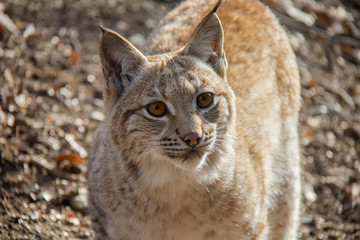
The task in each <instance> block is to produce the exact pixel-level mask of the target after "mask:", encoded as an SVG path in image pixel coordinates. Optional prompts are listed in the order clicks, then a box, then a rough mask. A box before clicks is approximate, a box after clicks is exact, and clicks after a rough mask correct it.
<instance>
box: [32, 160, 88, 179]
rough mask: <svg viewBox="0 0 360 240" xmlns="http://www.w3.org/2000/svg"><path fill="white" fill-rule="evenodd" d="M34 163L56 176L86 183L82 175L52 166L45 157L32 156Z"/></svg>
mask: <svg viewBox="0 0 360 240" xmlns="http://www.w3.org/2000/svg"><path fill="white" fill-rule="evenodd" d="M30 163H32V164H34V165H35V166H37V167H40V168H43V169H45V170H46V171H48V172H49V173H50V174H52V175H54V176H55V177H59V178H63V179H66V180H69V181H73V182H80V183H85V182H86V181H85V179H84V178H81V177H80V176H78V175H76V174H71V173H66V172H63V171H61V170H59V169H57V168H55V167H52V166H50V164H49V163H47V162H46V161H45V160H44V159H42V158H39V157H36V156H33V157H32V158H31V162H30Z"/></svg>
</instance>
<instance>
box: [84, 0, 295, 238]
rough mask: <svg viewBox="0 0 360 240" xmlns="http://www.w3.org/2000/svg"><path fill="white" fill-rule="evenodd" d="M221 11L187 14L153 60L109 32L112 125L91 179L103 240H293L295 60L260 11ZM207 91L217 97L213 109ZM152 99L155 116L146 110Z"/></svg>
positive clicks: (207, 8)
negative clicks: (157, 109)
mask: <svg viewBox="0 0 360 240" xmlns="http://www.w3.org/2000/svg"><path fill="white" fill-rule="evenodd" d="M216 3H217V0H188V1H185V2H183V3H182V4H180V5H179V6H178V7H177V8H176V9H174V10H173V11H171V12H170V13H169V14H168V15H167V16H166V17H165V19H164V20H163V21H162V22H161V23H160V26H159V27H158V28H157V29H155V31H154V32H153V33H152V35H151V37H150V38H149V42H148V44H147V46H148V49H147V50H146V52H147V53H148V54H147V55H144V54H143V53H141V52H140V51H139V50H137V49H136V48H135V47H134V46H133V45H131V44H130V43H129V42H128V41H127V40H126V39H124V38H123V37H121V36H120V35H118V34H117V33H115V32H114V31H112V30H109V29H106V28H105V27H103V26H101V28H102V30H103V32H104V33H103V36H102V39H101V44H100V59H101V63H102V66H103V69H104V76H105V84H104V100H105V114H106V119H105V120H104V122H103V123H102V124H101V125H100V126H99V128H98V130H97V132H96V134H95V135H94V142H93V146H92V148H91V155H90V163H89V172H88V187H89V203H90V213H91V216H92V219H93V226H94V231H95V235H96V239H117V240H118V239H120V240H125V239H131V240H136V239H141V240H162V239H163V240H177V239H187V240H201V239H214V240H215V239H216V240H218V239H228V240H229V239H242V240H246V239H257V240H282V239H283V240H285V239H286V240H291V239H296V235H297V228H298V223H299V220H298V218H299V216H298V210H299V202H300V167H299V146H298V133H297V118H298V110H299V106H300V97H299V96H300V94H299V76H298V69H297V65H296V59H295V56H294V54H293V52H292V50H291V48H290V45H289V42H288V39H287V37H286V35H285V33H284V32H283V30H282V29H281V27H280V25H279V23H278V22H277V20H276V19H275V17H274V16H273V14H272V13H271V12H270V11H269V10H268V9H267V8H266V7H264V6H263V5H262V4H260V3H259V2H257V1H255V0H231V1H230V0H227V1H224V3H222V5H221V6H220V7H219V5H216ZM215 5H216V8H217V7H219V9H218V10H217V11H215V10H216V9H215V10H214V11H212V10H211V9H212V7H213V6H215ZM220 21H221V22H220ZM225 53H226V55H225ZM202 93H211V94H212V96H213V99H212V102H211V104H210V106H208V107H206V108H201V107H199V105H198V103H197V97H198V96H199V95H200V94H202ZM156 101H161V102H162V103H164V104H165V105H166V112H165V113H164V114H162V115H161V116H158V117H157V116H154V115H152V114H151V113H150V112H149V111H148V108H147V107H148V105H149V104H151V103H153V102H156ZM186 136H187V138H186ZM190 136H191V137H194V136H195V138H196V141H195V139H194V140H193V141H186V139H188V138H190ZM189 142H191V143H192V144H189Z"/></svg>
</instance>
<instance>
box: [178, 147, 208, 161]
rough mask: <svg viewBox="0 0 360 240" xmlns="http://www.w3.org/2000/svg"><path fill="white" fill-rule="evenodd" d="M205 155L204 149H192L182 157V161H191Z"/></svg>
mask: <svg viewBox="0 0 360 240" xmlns="http://www.w3.org/2000/svg"><path fill="white" fill-rule="evenodd" d="M203 155H204V153H203V152H202V151H199V150H196V149H191V150H190V151H189V152H187V153H186V154H185V155H183V156H182V157H181V159H182V162H186V161H191V160H193V159H199V158H201V157H202V156H203Z"/></svg>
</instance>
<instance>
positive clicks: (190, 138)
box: [183, 132, 201, 147]
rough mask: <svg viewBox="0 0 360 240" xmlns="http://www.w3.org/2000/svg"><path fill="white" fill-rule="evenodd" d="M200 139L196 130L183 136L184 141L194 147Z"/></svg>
mask: <svg viewBox="0 0 360 240" xmlns="http://www.w3.org/2000/svg"><path fill="white" fill-rule="evenodd" d="M200 139H201V137H200V136H199V134H198V133H196V132H191V133H189V134H187V135H186V136H185V137H184V138H183V140H184V142H186V144H187V145H189V146H190V147H194V146H195V145H197V144H199V142H200Z"/></svg>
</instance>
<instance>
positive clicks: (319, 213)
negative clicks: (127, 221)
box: [0, 0, 360, 240]
mask: <svg viewBox="0 0 360 240" xmlns="http://www.w3.org/2000/svg"><path fill="white" fill-rule="evenodd" d="M262 2H264V4H266V5H267V6H269V8H270V9H271V10H273V12H274V13H275V15H276V16H277V17H278V19H279V20H280V22H281V24H282V25H283V27H284V29H285V30H286V32H287V34H288V36H289V39H290V42H291V45H292V47H293V49H294V51H295V53H296V55H297V58H298V64H299V69H300V73H301V81H302V98H303V106H302V109H301V114H300V126H299V132H300V142H301V147H302V153H303V159H302V167H303V206H302V226H301V228H300V233H299V239H352V240H358V239H360V160H359V152H360V114H359V108H360V67H359V63H360V1H359V0H352V1H350V0H342V1H341V0H323V1H313V0H293V1H290V0H263V1H262ZM179 3H180V1H171V0H168V1H165V0H148V1H140V0H92V1H89V0H78V1H70V0H56V1H55V0H54V1H50V0H3V1H2V2H1V3H0V184H1V189H0V199H1V201H0V237H1V239H82V238H84V239H92V231H91V229H90V219H89V216H88V215H87V213H86V212H87V211H86V209H87V201H86V194H87V192H86V188H85V186H86V182H85V181H86V180H85V173H86V168H87V164H86V157H87V154H88V152H87V149H88V148H89V145H90V143H91V140H92V134H93V131H94V129H95V128H96V126H97V125H98V123H99V122H100V121H102V120H103V119H104V114H103V113H102V108H103V102H102V92H101V91H102V81H103V78H102V73H101V67H100V65H99V59H98V55H97V53H98V45H99V40H100V37H101V31H100V30H99V29H98V27H97V25H96V22H95V20H94V18H93V16H94V15H96V16H98V17H100V18H101V19H102V21H103V24H104V25H105V26H107V27H109V28H112V29H114V30H116V31H117V32H119V33H120V34H121V35H123V36H124V37H126V38H127V39H129V40H130V42H132V43H133V44H135V45H136V46H137V47H139V48H143V47H144V44H145V40H146V38H147V36H148V34H149V33H150V32H151V30H152V29H154V28H155V27H156V26H157V24H158V21H159V20H160V19H161V18H162V17H163V16H164V15H165V14H166V13H167V12H168V11H169V10H170V9H172V8H173V7H175V6H176V5H178V4H179ZM225 34H226V33H225Z"/></svg>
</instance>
